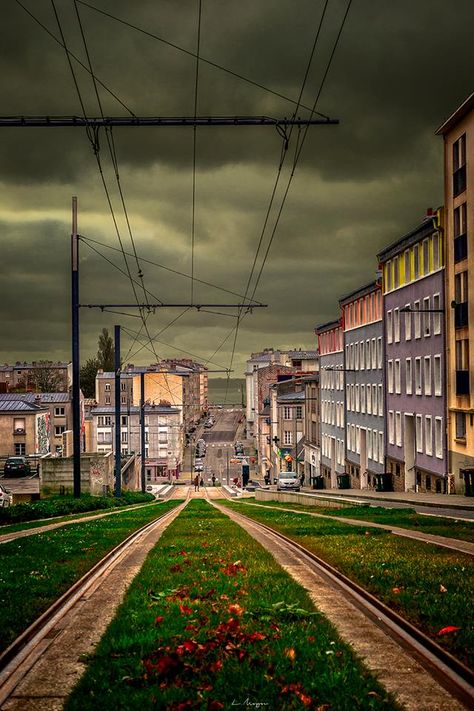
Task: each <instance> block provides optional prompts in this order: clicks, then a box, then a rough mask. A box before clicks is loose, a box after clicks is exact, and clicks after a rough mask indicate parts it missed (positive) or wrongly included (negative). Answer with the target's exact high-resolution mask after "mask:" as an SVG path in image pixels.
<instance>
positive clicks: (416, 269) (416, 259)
mask: <svg viewBox="0 0 474 711" xmlns="http://www.w3.org/2000/svg"><path fill="white" fill-rule="evenodd" d="M413 265H414V272H415V279H418V278H419V276H420V245H419V244H415V246H414V247H413Z"/></svg>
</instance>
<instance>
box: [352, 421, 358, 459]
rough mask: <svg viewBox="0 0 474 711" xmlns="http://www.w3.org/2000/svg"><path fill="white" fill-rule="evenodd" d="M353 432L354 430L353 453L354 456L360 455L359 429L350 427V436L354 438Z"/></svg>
mask: <svg viewBox="0 0 474 711" xmlns="http://www.w3.org/2000/svg"><path fill="white" fill-rule="evenodd" d="M354 430H355V452H356V454H360V427H358V426H357V427H355V426H354V425H352V435H353V436H354Z"/></svg>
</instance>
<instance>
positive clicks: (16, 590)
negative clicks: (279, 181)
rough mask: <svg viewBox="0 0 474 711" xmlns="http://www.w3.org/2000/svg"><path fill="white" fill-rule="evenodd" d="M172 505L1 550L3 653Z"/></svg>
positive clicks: (68, 528) (82, 525)
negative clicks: (126, 540) (114, 551)
mask: <svg viewBox="0 0 474 711" xmlns="http://www.w3.org/2000/svg"><path fill="white" fill-rule="evenodd" d="M179 503H180V502H179V501H166V502H163V503H160V504H156V506H147V507H146V508H143V509H142V508H139V509H134V510H133V511H127V510H126V509H125V510H124V511H123V512H121V513H117V515H115V516H107V517H105V518H102V519H95V520H93V521H87V522H83V523H77V524H75V525H74V526H65V527H64V528H58V529H56V530H54V531H49V532H46V533H38V534H37V535H34V536H28V537H27V538H19V539H17V540H14V541H10V542H9V543H3V544H2V546H1V547H0V552H1V561H2V564H1V567H0V609H1V611H2V623H1V635H0V651H3V650H4V649H6V647H8V645H9V644H11V642H13V640H14V639H15V638H16V637H18V635H19V634H20V633H21V632H23V631H24V630H25V629H26V628H27V627H28V626H29V625H30V624H31V623H32V622H34V620H35V619H36V618H37V617H39V615H40V614H41V613H43V612H44V611H45V610H46V609H47V608H48V607H49V606H50V605H51V604H52V603H53V602H54V601H55V600H56V599H57V598H58V597H60V595H62V594H63V593H64V592H65V591H66V590H67V589H68V588H69V587H70V586H71V585H72V584H73V583H74V582H75V581H76V580H78V579H79V578H80V577H81V576H82V575H84V574H85V573H86V572H87V571H88V570H89V569H90V568H91V567H92V566H93V565H94V564H95V563H97V562H98V561H99V560H100V559H101V558H103V556H104V555H105V554H106V553H108V551H110V550H111V549H112V548H114V547H115V546H117V545H118V544H119V543H120V542H121V541H123V540H124V538H127V536H129V535H130V534H131V533H133V531H136V530H137V529H138V528H141V527H142V526H144V525H145V524H146V523H148V522H149V521H152V520H153V519H155V518H157V517H158V516H161V515H162V514H163V513H165V512H166V511H168V510H169V509H171V508H174V507H175V506H176V505H178V504H179Z"/></svg>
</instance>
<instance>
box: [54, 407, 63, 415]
mask: <svg viewBox="0 0 474 711" xmlns="http://www.w3.org/2000/svg"><path fill="white" fill-rule="evenodd" d="M64 413H65V410H64V407H55V408H54V416H55V417H64Z"/></svg>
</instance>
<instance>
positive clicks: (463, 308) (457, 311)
mask: <svg viewBox="0 0 474 711" xmlns="http://www.w3.org/2000/svg"><path fill="white" fill-rule="evenodd" d="M468 324H469V317H468V311H467V301H462V302H461V303H460V304H455V306H454V328H465V327H466V326H467V325H468Z"/></svg>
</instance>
